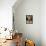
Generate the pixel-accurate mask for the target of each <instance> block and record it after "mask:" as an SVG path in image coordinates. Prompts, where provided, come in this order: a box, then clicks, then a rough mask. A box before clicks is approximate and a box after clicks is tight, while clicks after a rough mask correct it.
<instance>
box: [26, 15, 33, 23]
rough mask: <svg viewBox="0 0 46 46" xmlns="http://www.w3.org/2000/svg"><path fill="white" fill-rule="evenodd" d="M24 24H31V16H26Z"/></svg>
mask: <svg viewBox="0 0 46 46" xmlns="http://www.w3.org/2000/svg"><path fill="white" fill-rule="evenodd" d="M26 24H33V15H26Z"/></svg>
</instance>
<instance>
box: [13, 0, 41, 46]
mask: <svg viewBox="0 0 46 46" xmlns="http://www.w3.org/2000/svg"><path fill="white" fill-rule="evenodd" d="M40 2H41V1H40V0H24V1H23V2H22V3H21V4H20V5H19V6H18V7H17V8H16V10H15V12H14V15H15V28H16V29H17V30H18V32H22V33H23V34H24V37H25V38H26V37H27V38H28V39H32V40H34V41H35V42H36V46H41V45H40V44H41V41H40V40H41V39H40V36H41V34H40V32H41V25H40V13H41V12H40V10H41V9H40V6H41V4H40ZM26 15H33V24H26Z"/></svg>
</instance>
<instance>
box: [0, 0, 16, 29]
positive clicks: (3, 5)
mask: <svg viewBox="0 0 46 46" xmlns="http://www.w3.org/2000/svg"><path fill="white" fill-rule="evenodd" d="M15 2H16V0H0V27H7V28H9V29H11V28H12V6H13V4H14V3H15Z"/></svg>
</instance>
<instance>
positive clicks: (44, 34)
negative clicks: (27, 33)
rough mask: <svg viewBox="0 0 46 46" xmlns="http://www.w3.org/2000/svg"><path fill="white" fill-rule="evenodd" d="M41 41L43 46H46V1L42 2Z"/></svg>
mask: <svg viewBox="0 0 46 46" xmlns="http://www.w3.org/2000/svg"><path fill="white" fill-rule="evenodd" d="M41 40H42V46H46V0H42V1H41Z"/></svg>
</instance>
